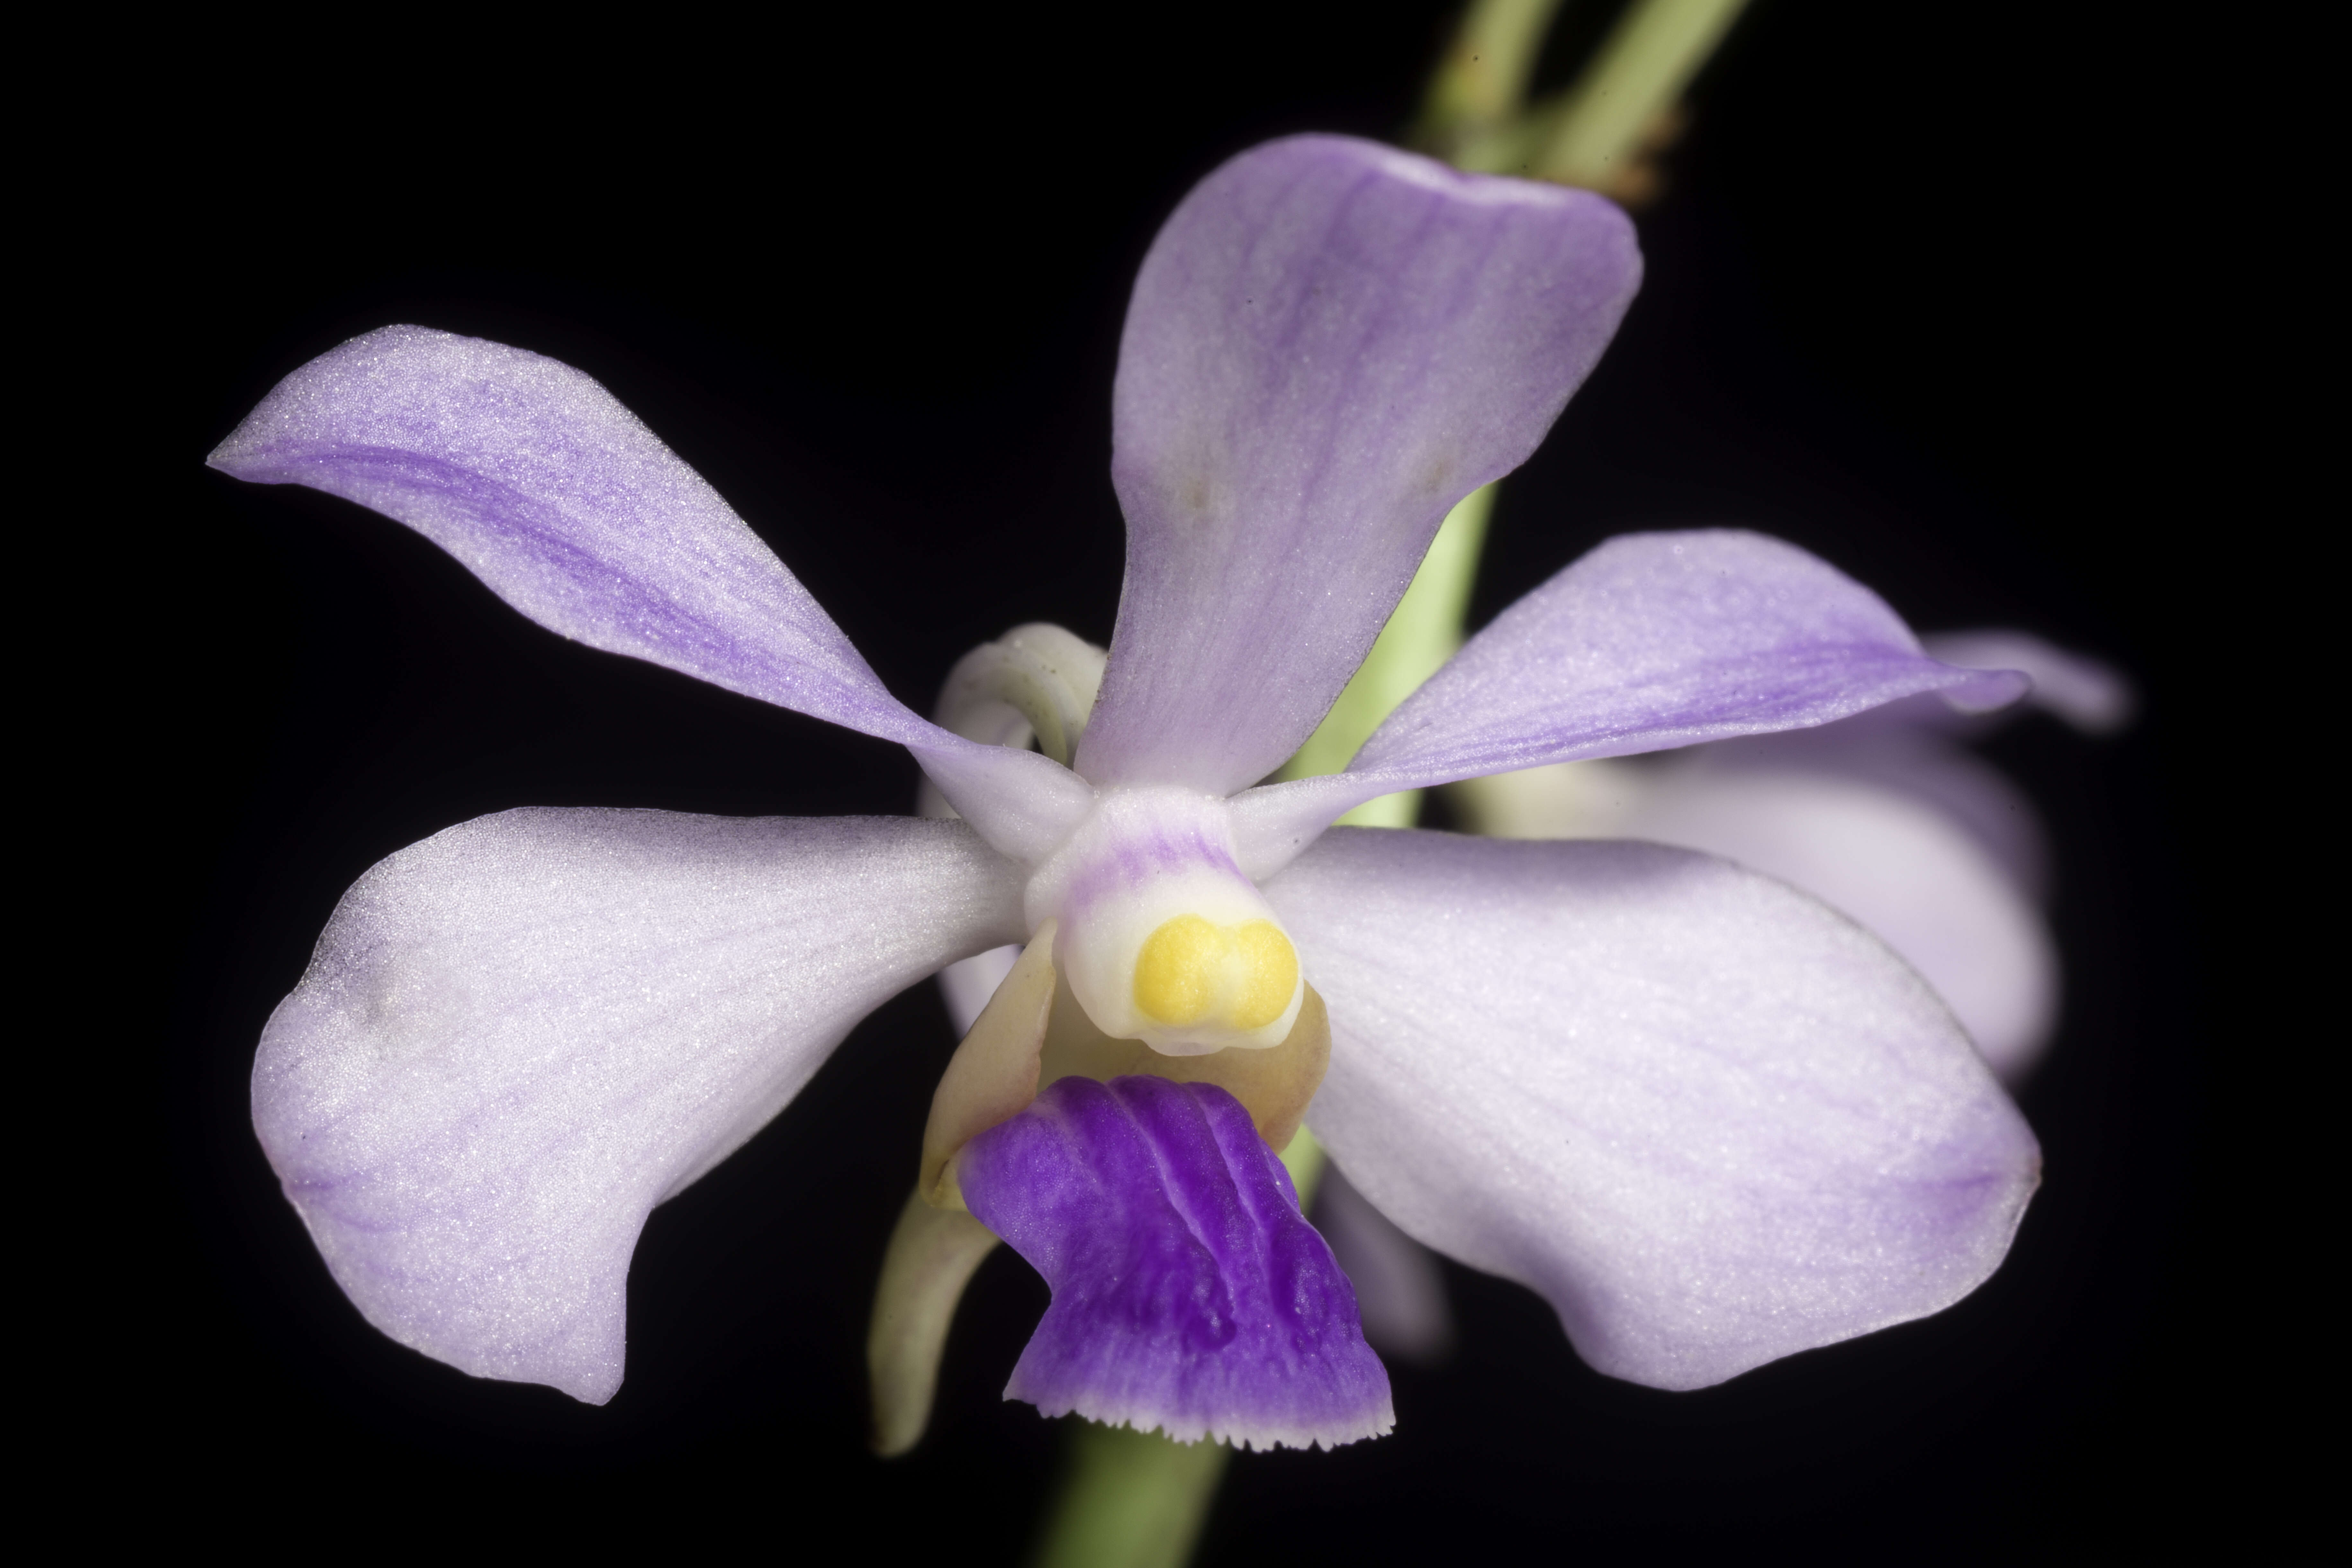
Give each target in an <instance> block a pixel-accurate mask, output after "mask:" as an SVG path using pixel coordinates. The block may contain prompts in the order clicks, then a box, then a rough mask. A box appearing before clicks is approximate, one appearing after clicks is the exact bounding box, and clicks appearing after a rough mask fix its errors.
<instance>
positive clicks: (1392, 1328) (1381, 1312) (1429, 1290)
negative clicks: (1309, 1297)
mask: <svg viewBox="0 0 2352 1568" xmlns="http://www.w3.org/2000/svg"><path fill="white" fill-rule="evenodd" d="M1315 1228H1316V1229H1318V1230H1319V1231H1321V1232H1322V1233H1323V1239H1324V1240H1326V1241H1328V1242H1329V1243H1330V1244H1331V1256H1332V1258H1335V1259H1336V1260H1337V1261H1338V1262H1339V1267H1340V1268H1341V1269H1342V1270H1344V1271H1345V1272H1346V1274H1347V1276H1348V1282H1349V1284H1350V1285H1353V1286H1354V1287H1355V1288H1356V1304H1357V1306H1358V1307H1359V1308H1360V1309H1361V1310H1362V1311H1363V1314H1364V1339H1365V1341H1366V1342H1368V1343H1370V1345H1371V1347H1372V1348H1373V1349H1374V1350H1376V1351H1378V1352H1381V1354H1382V1355H1384V1356H1392V1357H1395V1358H1397V1359H1398V1360H1401V1361H1410V1362H1419V1363H1423V1365H1428V1364H1431V1363H1436V1362H1440V1361H1443V1360H1444V1359H1445V1356H1446V1354H1447V1352H1450V1351H1452V1350H1453V1348H1454V1310H1453V1308H1452V1307H1450V1306H1448V1305H1447V1304H1446V1300H1445V1271H1444V1269H1443V1268H1440V1267H1439V1266H1438V1262H1437V1255H1436V1254H1435V1253H1433V1252H1432V1251H1430V1250H1429V1248H1427V1247H1423V1246H1422V1244H1421V1243H1419V1242H1417V1241H1415V1240H1414V1239H1413V1238H1412V1237H1409V1236H1407V1235H1406V1234H1405V1233H1404V1232H1402V1231H1401V1230H1399V1229H1398V1228H1397V1227H1396V1226H1395V1225H1394V1224H1392V1223H1391V1221H1390V1219H1389V1217H1388V1216H1387V1215H1384V1214H1382V1213H1381V1211H1380V1210H1378V1209H1376V1208H1374V1207H1373V1206H1372V1204H1371V1200H1370V1198H1367V1197H1366V1196H1364V1194H1361V1193H1360V1192H1358V1191H1357V1190H1356V1187H1355V1184H1354V1183H1352V1182H1350V1181H1349V1180H1348V1178H1347V1176H1346V1175H1345V1174H1343V1173H1341V1171H1340V1169H1339V1166H1338V1165H1336V1164H1334V1165H1326V1166H1325V1167H1324V1168H1323V1179H1322V1180H1321V1181H1319V1182H1318V1183H1317V1184H1316V1186H1315Z"/></svg>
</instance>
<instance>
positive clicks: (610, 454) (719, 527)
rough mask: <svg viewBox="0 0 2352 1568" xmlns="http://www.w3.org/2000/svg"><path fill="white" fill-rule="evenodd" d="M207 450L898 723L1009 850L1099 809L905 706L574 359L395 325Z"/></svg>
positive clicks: (588, 617) (800, 696)
mask: <svg viewBox="0 0 2352 1568" xmlns="http://www.w3.org/2000/svg"><path fill="white" fill-rule="evenodd" d="M206 460H207V461H208V462H210V463H211V465H212V466H213V467H214V468H219V469H221V470H222V471H223V472H225V473H228V474H233V475H235V476H236V477H237V478H238V479H249V480H253V481H255V482H257V483H261V484H301V485H309V486H310V487H311V488H313V489H321V490H325V491H327V492H328V493H329V494H331V495H339V496H341V497H344V498H345V499H347V500H354V501H357V502H358V503H359V504H361V505H362V506H365V507H370V508H373V510H377V511H380V512H383V514H384V515H386V516H387V517H391V518H394V519H397V520H398V521H401V522H404V523H406V524H407V525H408V526H409V527H411V528H414V529H415V530H416V531H418V532H419V533H422V534H424V535H425V537H426V538H427V539H430V540H432V541H433V542H435V543H436V544H438V545H439V546H441V548H443V549H444V550H446V551H447V552H449V553H450V554H452V555H454V556H456V557H457V559H458V561H459V562H461V563H463V564H464V565H465V566H466V568H467V570H468V571H470V572H472V573H473V574H475V575H476V576H478V577H479V578H480V579H481V580H482V581H483V582H484V583H485V584H488V586H489V588H490V589H491V591H492V592H494V593H496V594H497V595H499V597H500V598H502V599H504V600H506V602H507V603H508V604H509V605H513V606H514V607H515V608H516V609H518V610H520V611H521V612H522V613H523V614H524V615H526V616H530V618H531V619H532V620H534V621H536V622H538V623H539V624H540V625H541V626H545V627H547V628H548V629H549V630H551V631H555V632H559V633H561V634H562V635H563V636H565V637H572V638H575V639H577V640H578V641H581V642H584V643H586V644H588V645H589V646H590V647H598V648H603V649H604V650H606V651H607V652H611V653H620V654H627V655H629V656H631V657H632V658H642V659H646V660H649V661H651V662H652V663H655V664H658V665H662V666H664V667H665V668H670V669H675V670H679V671H682V672H683V673H685V674H688V675H691V676H695V677H697V678H698V679H703V680H708V681H710V682H712V683H713V684H715V685H719V686H723V687H725V688H727V689H729V690H730V691H740V692H742V693H743V694H745V695H746V696H751V697H756V698H759V699H761V700H763V701H768V702H773V703H776V704H778V705H779V706H781V707H785V708H790V709H793V710H795V711H797V712H802V713H808V714H813V715H814V716H815V717H817V718H820V719H825V720H830V721H832V722H834V723H836V724H842V725H845V726H847V727H848V728H850V729H853V730H858V731H863V732H865V733H866V734H869V735H877V736H880V737H882V738H883V739H885V740H889V741H896V742H899V743H900V744H902V745H905V746H908V747H909V748H911V749H913V750H914V752H916V755H917V757H918V758H919V760H920V761H921V762H922V763H923V764H924V766H925V768H926V770H927V771H929V772H930V773H932V775H933V776H934V777H935V778H938V779H939V780H940V786H941V787H942V788H943V789H944V790H945V791H946V792H947V794H948V795H949V797H950V799H952V800H953V801H954V802H955V803H956V805H957V806H958V808H959V809H961V811H962V812H963V815H964V816H966V817H968V818H971V819H972V820H973V823H974V826H977V827H979V828H980V829H981V831H982V834H984V835H985V836H986V837H988V838H989V840H990V841H991V842H992V843H994V844H996V845H997V846H998V847H1001V848H1003V849H1005V850H1006V851H1007V852H1009V853H1014V854H1042V853H1044V852H1045V849H1047V848H1050V847H1051V846H1052V843H1053V842H1055V841H1057V840H1058V838H1059V837H1060V836H1061V835H1062V834H1065V833H1066V832H1067V831H1068V828H1069V826H1071V825H1073V824H1074V823H1075V822H1076V818H1077V817H1078V816H1083V815H1084V812H1085V807H1086V803H1087V798H1088V797H1089V794H1090V792H1088V791H1087V788H1086V786H1085V785H1084V784H1082V783H1081V782H1080V781H1079V780H1078V779H1077V778H1076V776H1075V775H1072V774H1070V773H1068V772H1067V771H1066V770H1065V769H1062V768H1059V767H1056V766H1055V764H1054V763H1051V762H1049V761H1047V760H1046V759H1045V758H1043V757H1039V756H1036V755H1034V754H1033V753H1030V752H1023V751H1014V750H1012V749H1009V748H1005V747H1000V746H978V745H974V744H973V743H972V742H969V741H965V740H963V739H961V738H960V737H958V736H955V735H951V734H950V733H948V732H947V731H944V730H941V729H940V728H939V727H938V726H937V725H935V724H932V723H930V722H929V721H926V720H924V719H921V718H919V717H918V716H917V715H916V714H915V713H914V712H913V711H911V710H908V708H906V707H904V706H903V705H901V704H900V703H899V702H898V700H897V699H896V698H894V697H892V696H891V695H890V693H889V691H888V690H887V689H885V688H884V686H883V685H882V682H881V680H880V679H879V678H877V676H876V675H875V673H874V671H873V670H872V669H871V668H869V667H868V666H867V665H866V660H865V659H864V658H861V657H860V656H859V654H858V652H857V650H856V648H854V647H851V646H850V645H849V639H848V638H847V637H844V636H843V635H842V632H841V628H840V627H838V626H835V625H834V623H833V620H832V617H830V616H827V615H826V614H825V613H824V610H822V609H820V608H819V607H818V605H817V603H816V601H815V600H814V599H812V598H811V597H810V596H809V594H808V590H807V589H805V588H803V587H802V586H801V584H800V582H799V580H798V579H796V578H795V577H793V574H791V573H790V572H788V571H786V570H785V568H784V565H783V563H782V562H781V561H778V560H777V559H776V557H775V555H774V554H773V553H772V552H771V551H770V550H769V549H768V547H767V546H766V545H765V544H763V543H761V541H760V538H759V536H758V535H757V534H755V533H753V532H752V531H751V529H750V527H749V526H747V525H746V524H745V523H744V521H743V520H742V519H740V518H739V517H737V516H736V515H735V513H734V512H733V511H732V510H730V508H729V507H728V505H727V503H726V502H725V501H724V500H721V499H719V492H718V491H716V490H714V489H711V488H710V486H709V484H708V483H707V482H705V481H704V479H703V478H702V476H700V475H699V474H698V473H696V472H695V471H694V470H693V469H692V468H688V466H687V465H686V463H685V462H684V461H683V460H682V459H680V458H678V456H677V454H676V453H675V452H672V451H671V450H670V449H669V448H668V447H666V446H664V445H663V444H662V443H661V441H660V439H659V438H658V437H656V436H655V435H654V434H653V432H652V431H650V430H648V429H646V427H645V426H644V425H643V424H642V423H640V422H639V420H638V419H637V417H636V416H635V415H633V414H631V413H630V412H629V411H628V410H627V409H626V408H624V407H623V406H622V405H620V403H619V402H618V401H617V400H616V399H614V396H613V395H612V394H611V393H609V392H606V391H605V390H604V387H603V386H601V385H599V384H597V383H596V382H595V381H594V380H593V379H591V378H590V377H588V376H586V375H584V374H582V373H581V372H579V371H576V370H574V369H572V367H571V366H570V365H567V364H563V363H559V362H557V361H555V360H551V359H548V358H546V357H544V356H542V355H540V354H535V353H529V352H527V351H525V350H522V349H517V348H509V347H508V346H507V345H506V344H503V343H494V342H485V341H483V340H482V339H479V338H464V337H458V336H457V335H456V334H454V333H450V332H443V331H433V330H432V329H430V328H426V327H413V326H397V327H385V328H383V329H382V330H380V331H373V332H370V333H368V334H366V335H365V336H363V337H358V338H354V339H352V341H351V342H347V343H345V344H343V345H342V346H341V347H340V348H337V349H334V350H332V351H331V352H329V353H324V354H321V355H320V356H319V357H318V358H317V359H314V360H312V361H311V362H310V363H308V364H306V365H304V366H302V367H301V368H300V369H299V370H297V371H296V372H294V373H293V374H291V375H289V376H288V377H287V378H286V379H285V380H284V381H282V382H280V383H278V385H277V387H276V388H275V389H274V390H273V391H271V393H270V394H269V395H268V397H266V398H264V399H263V400H262V402H261V404H260V405H259V406H258V407H257V408H256V409H255V410H254V411H253V412H252V413H251V414H250V415H248V416H247V417H246V420H245V423H244V424H242V425H240V426H237V428H236V431H235V432H233V433H232V434H231V435H230V437H228V439H227V440H226V441H224V442H222V443H221V445H220V447H218V448H217V449H216V450H215V451H214V452H213V454H212V456H211V457H210V458H208V459H206ZM1065 816H1066V817H1067V819H1068V820H1067V821H1064V820H1062V819H1063V818H1064V817H1065Z"/></svg>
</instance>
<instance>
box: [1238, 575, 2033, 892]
mask: <svg viewBox="0 0 2352 1568" xmlns="http://www.w3.org/2000/svg"><path fill="white" fill-rule="evenodd" d="M2026 685H2027V682H2026V679H2025V678H2024V677H2023V676H2021V675H2019V674H2017V673H2015V672H2014V671H2007V670H1982V669H1963V668H1958V666H1954V665H1948V664H1943V663H1939V662H1938V661H1937V660H1935V659H1932V658H1928V657H1927V655H1925V654H1923V653H1921V652H1920V651H1919V642H1918V639H1917V638H1916V637H1913V636H1912V635H1911V630H1910V628H1909V627H1907V626H1905V625H1904V624H1903V621H1902V618H1901V617H1900V616H1896V615H1895V612H1894V611H1893V610H1891V609H1889V608H1887V606H1886V604H1885V601H1884V600H1882V599H1880V598H1879V597H1878V595H1875V594H1874V593H1872V592H1871V591H1870V590H1869V589H1867V588H1865V587H1864V586H1863V585H1862V584H1859V583H1856V582H1855V581H1853V579H1852V578H1850V577H1848V576H1846V575H1845V574H1843V573H1842V572H1839V571H1838V570H1837V569H1836V568H1834V567H1832V566H1831V565H1830V564H1829V563H1826V562H1824V561H1822V560H1820V559H1818V558H1816V557H1814V556H1812V555H1810V554H1808V553H1806V552H1804V551H1802V550H1800V549H1798V548H1797V547H1796V546H1794V545H1792V544H1784V543H1782V542H1780V541H1779V540H1777V539H1769V538H1767V537H1765V536H1764V535H1762V534H1759V533H1748V532H1744V531H1737V530H1731V529H1710V530H1703V531H1693V532H1686V533H1634V534H1625V535H1622V536H1620V537H1618V538H1616V539H1612V540H1610V541H1608V542H1606V543H1603V544H1601V546H1600V547H1599V548H1597V549H1595V550H1593V551H1592V552H1591V553H1590V554H1587V555H1585V556H1584V557H1583V558H1582V559H1580V560H1579V561H1577V562H1575V563H1573V564H1571V565H1570V566H1568V567H1567V568H1566V569H1565V570H1563V571H1561V572H1560V573H1559V574H1558V575H1557V576H1555V577H1553V578H1552V579H1551V581H1549V583H1546V584H1543V585H1542V586H1541V587H1539V588H1538V589H1536V590H1535V591H1534V592H1533V593H1530V594H1528V595H1527V596H1526V597H1525V598H1523V599H1521V600H1519V602H1518V603H1517V604H1516V605H1512V606H1511V607H1510V608H1509V609H1507V610H1506V611H1504V612H1503V613H1502V614H1501V615H1500V616H1496V619H1495V621H1494V623H1493V624H1492V625H1490V626H1487V627H1486V629H1485V630H1484V631H1481V632H1480V633H1479V634H1478V635H1477V636H1476V637H1473V638H1471V639H1470V641H1469V643H1468V644H1467V645H1466V646H1465V647H1464V648H1463V649H1462V651H1461V652H1460V653H1458V654H1456V655H1454V658H1453V659H1452V660H1451V661H1449V662H1448V663H1447V664H1446V666H1445V667H1444V668H1443V669H1441V670H1439V671H1438V672H1437V673H1436V674H1435V675H1434V676H1433V677H1431V678H1430V679H1429V681H1428V683H1427V684H1425V685H1423V687H1422V689H1420V690H1419V691H1416V692H1415V693H1413V695H1412V697H1410V698H1408V699H1406V700H1405V701H1404V703H1403V704H1402V706H1400V707H1399V708H1398V709H1397V710H1396V711H1395V712H1394V713H1392V714H1391V715H1390V716H1389V718H1388V721H1387V722H1385V723H1383V724H1382V725H1381V727H1380V728H1379V729H1378V730H1377V731H1373V733H1372V738H1371V739H1370V741H1368V742H1365V743H1364V749H1363V750H1362V751H1361V752H1358V753H1357V755H1356V758H1355V760H1354V761H1353V762H1351V763H1349V764H1348V771H1347V772H1346V773H1338V774H1333V775H1330V776H1328V777H1322V778H1309V779H1300V780H1297V781H1295V782H1293V783H1289V784H1272V785H1268V786H1266V787H1265V788H1263V789H1259V790H1253V791H1251V792H1250V793H1249V795H1245V796H1244V797H1243V798H1242V799H1241V800H1240V801H1239V802H1237V803H1236V805H1235V815H1236V820H1237V823H1238V824H1239V831H1240V832H1241V833H1242V835H1243V837H1244V840H1245V844H1244V866H1252V867H1254V866H1255V865H1259V864H1264V863H1265V858H1267V857H1269V856H1270V857H1273V858H1275V860H1276V863H1278V860H1279V857H1280V854H1281V852H1282V850H1283V848H1284V847H1286V846H1296V845H1300V844H1304V843H1305V842H1307V839H1308V838H1311V837H1312V836H1313V834H1314V833H1315V831H1317V830H1318V828H1319V827H1320V826H1321V825H1322V824H1324V823H1327V822H1329V821H1330V820H1331V819H1332V818H1333V817H1335V816H1338V815H1339V813H1340V812H1342V811H1345V810H1347V809H1348V808H1349V807H1350V806H1353V805H1360V804H1361V803H1362V802H1364V801H1367V800H1370V799H1372V798H1374V797H1375V796H1378V795H1390V794H1393V793H1394V792H1396V791H1398V790H1402V789H1416V788H1421V787H1423V786H1425V785H1429V784H1448V783H1451V782H1453V781H1454V780H1455V779H1465V778H1475V777H1477V776H1480V775H1482V774H1486V773H1505V772H1509V771H1513V770H1517V769H1521V768H1531V767H1538V766H1541V765H1543V764H1545V763H1564V762H1572V761H1576V760H1578V759H1580V758H1585V757H1618V756H1626V755H1630V754H1632V753H1634V752H1654V751H1663V750H1665V749H1667V748H1669V747H1674V746H1687V745H1691V744H1693V743H1695V742H1701V741H1714V740H1721V739H1724V738H1726V737H1727V736H1732V735H1752V734H1759V733H1763V732H1766V731H1774V730H1790V729H1800V728H1803V727H1806V726H1810V725H1814V724H1826V723H1828V722H1830V721H1832V720H1836V719H1843V718H1844V717H1845V716H1846V715H1848V714H1850V713H1858V712H1860V711H1862V710H1864V709H1867V708H1874V707H1877V706H1878V705H1880V704H1881V703H1885V702H1890V701H1893V700H1895V699H1897V698H1902V697H1907V696H1910V695H1912V694H1914V693H1916V692H1924V691H1934V692H1938V693H1941V694H1942V695H1943V696H1944V698H1945V699H1946V700H1948V701H1950V702H1952V703H1953V704H1955V705H1956V706H1959V707H1962V708H1968V709H1977V708H1989V707H1998V706H2000V704H2002V703H2005V702H2011V701H2013V700H2016V699H2017V698H2018V697H2020V696H2021V695H2022V694H2023V693H2024V691H2025V689H2026Z"/></svg>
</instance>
